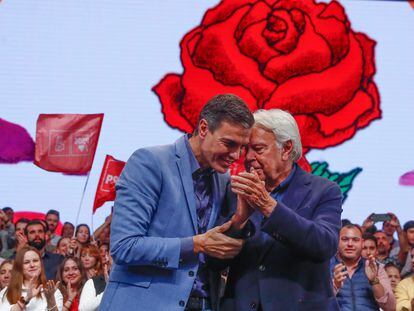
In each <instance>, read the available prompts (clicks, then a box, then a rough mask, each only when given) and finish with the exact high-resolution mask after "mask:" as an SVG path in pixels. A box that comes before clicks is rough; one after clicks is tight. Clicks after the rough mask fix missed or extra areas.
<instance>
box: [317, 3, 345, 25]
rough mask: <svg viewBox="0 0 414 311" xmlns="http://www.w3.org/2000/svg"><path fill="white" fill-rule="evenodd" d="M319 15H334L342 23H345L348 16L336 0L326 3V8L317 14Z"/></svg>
mask: <svg viewBox="0 0 414 311" xmlns="http://www.w3.org/2000/svg"><path fill="white" fill-rule="evenodd" d="M319 16H320V17H325V18H326V17H334V18H336V19H338V20H339V21H341V22H342V23H347V22H348V18H347V16H346V14H345V10H344V8H343V7H342V5H340V4H339V3H338V2H337V1H335V0H334V1H332V2H330V3H328V5H327V6H326V8H325V9H324V10H323V11H322V13H320V14H319Z"/></svg>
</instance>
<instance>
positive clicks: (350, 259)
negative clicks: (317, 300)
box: [331, 225, 395, 311]
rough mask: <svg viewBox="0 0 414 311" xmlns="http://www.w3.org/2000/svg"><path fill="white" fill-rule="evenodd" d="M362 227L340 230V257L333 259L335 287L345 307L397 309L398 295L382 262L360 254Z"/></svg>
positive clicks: (348, 227)
mask: <svg viewBox="0 0 414 311" xmlns="http://www.w3.org/2000/svg"><path fill="white" fill-rule="evenodd" d="M362 242H363V241H362V230H361V228H360V227H359V226H357V225H347V226H345V227H343V228H342V229H341V231H340V233H339V245H338V256H337V257H334V258H333V260H332V262H331V268H332V274H333V287H334V291H335V293H336V297H337V300H338V303H339V306H340V308H341V309H342V310H379V308H382V309H383V310H385V311H388V310H394V309H395V297H394V294H393V292H392V289H391V285H390V281H389V279H388V277H387V274H386V272H385V270H384V267H383V265H377V262H376V260H375V257H374V256H373V255H372V254H370V256H369V257H368V259H364V258H362V257H361V252H362Z"/></svg>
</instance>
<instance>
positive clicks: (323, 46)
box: [263, 17, 331, 84]
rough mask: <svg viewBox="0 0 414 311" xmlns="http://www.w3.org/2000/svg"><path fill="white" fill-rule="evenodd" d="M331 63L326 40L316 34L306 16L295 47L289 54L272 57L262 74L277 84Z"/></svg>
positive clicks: (319, 69)
mask: <svg viewBox="0 0 414 311" xmlns="http://www.w3.org/2000/svg"><path fill="white" fill-rule="evenodd" d="M330 63H331V50H330V48H329V46H328V45H327V43H326V41H325V40H324V39H322V38H321V37H320V36H319V35H317V34H316V33H315V31H314V29H313V26H312V23H311V22H310V20H309V18H308V17H306V26H305V31H304V33H303V34H302V36H301V37H300V40H299V42H298V45H297V46H296V49H294V50H293V51H292V52H291V53H290V54H287V55H281V56H277V57H274V58H272V59H271V60H270V61H269V62H268V63H267V64H266V67H265V69H264V71H263V74H264V75H265V76H266V77H268V78H269V79H272V80H274V81H276V82H277V83H278V84H281V83H283V82H285V81H286V80H288V79H290V78H292V77H294V76H297V75H301V76H302V75H306V74H309V73H312V72H319V71H321V70H323V69H325V68H327V67H328V66H329V65H330Z"/></svg>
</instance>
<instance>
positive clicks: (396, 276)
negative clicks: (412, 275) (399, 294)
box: [384, 262, 401, 292]
mask: <svg viewBox="0 0 414 311" xmlns="http://www.w3.org/2000/svg"><path fill="white" fill-rule="evenodd" d="M384 268H385V272H387V275H388V278H389V279H390V283H391V288H392V291H393V292H395V288H396V287H397V285H398V283H399V282H400V281H401V276H400V270H399V269H398V267H397V266H396V265H394V264H393V263H392V262H389V263H387V264H386V265H385V267H384Z"/></svg>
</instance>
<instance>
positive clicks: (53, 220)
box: [45, 209, 60, 246]
mask: <svg viewBox="0 0 414 311" xmlns="http://www.w3.org/2000/svg"><path fill="white" fill-rule="evenodd" d="M59 219H60V215H59V212H58V211H56V210H54V209H51V210H49V211H48V212H47V213H46V218H45V220H46V222H47V225H48V227H49V235H50V244H51V245H53V246H56V244H57V242H58V241H59V239H60V235H58V234H57V233H56V228H57V226H58V224H59Z"/></svg>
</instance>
